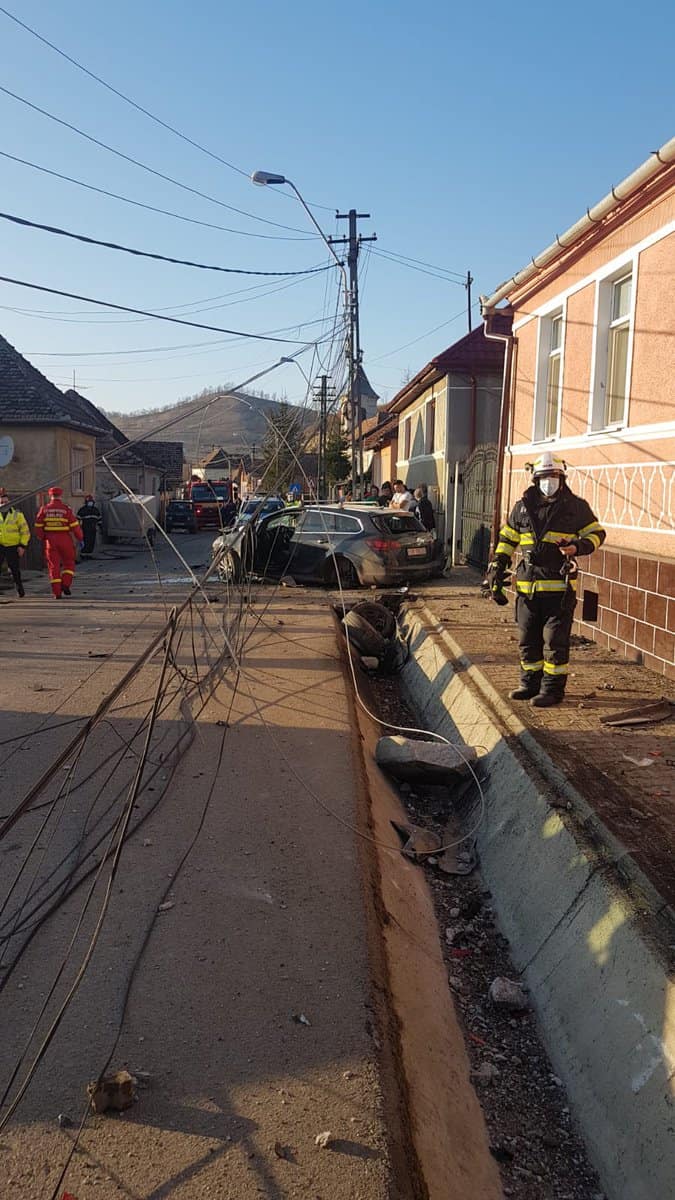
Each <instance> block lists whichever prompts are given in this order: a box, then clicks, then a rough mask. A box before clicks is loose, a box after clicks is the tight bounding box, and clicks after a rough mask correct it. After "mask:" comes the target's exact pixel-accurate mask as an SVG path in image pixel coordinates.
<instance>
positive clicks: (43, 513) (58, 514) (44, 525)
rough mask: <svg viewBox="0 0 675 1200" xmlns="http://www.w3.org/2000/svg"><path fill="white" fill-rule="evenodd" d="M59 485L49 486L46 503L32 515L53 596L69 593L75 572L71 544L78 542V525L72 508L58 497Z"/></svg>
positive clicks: (56, 597) (73, 549)
mask: <svg viewBox="0 0 675 1200" xmlns="http://www.w3.org/2000/svg"><path fill="white" fill-rule="evenodd" d="M62 496H63V488H60V487H50V489H49V503H48V504H43V505H42V508H41V509H40V510H39V512H38V515H37V517H36V518H35V536H36V537H37V538H38V539H39V540H40V541H41V542H44V545H45V553H46V555H47V566H48V567H49V582H50V583H51V585H52V592H53V593H54V599H55V600H60V599H61V596H62V595H63V596H69V595H70V589H71V586H72V582H73V578H74V576H75V544H74V542H73V538H74V539H75V541H76V542H77V543H78V544H79V546H80V547H81V546H82V540H83V538H82V528H81V526H80V522H79V521H78V519H77V517H76V516H75V513H74V512H73V510H72V508H69V507H68V505H67V504H64V502H63V500H62Z"/></svg>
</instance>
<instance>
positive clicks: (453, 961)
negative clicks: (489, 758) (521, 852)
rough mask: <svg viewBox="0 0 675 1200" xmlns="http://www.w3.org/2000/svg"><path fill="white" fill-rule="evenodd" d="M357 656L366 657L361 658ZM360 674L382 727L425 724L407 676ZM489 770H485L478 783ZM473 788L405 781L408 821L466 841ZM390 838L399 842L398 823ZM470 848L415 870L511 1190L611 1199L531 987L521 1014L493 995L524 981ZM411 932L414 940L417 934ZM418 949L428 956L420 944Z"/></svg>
mask: <svg viewBox="0 0 675 1200" xmlns="http://www.w3.org/2000/svg"><path fill="white" fill-rule="evenodd" d="M354 660H355V663H356V662H357V661H358V655H357V654H356V653H354ZM356 674H357V685H358V690H359V694H360V696H361V699H362V700H363V701H364V703H365V704H366V706H367V707H368V709H369V710H370V711H371V713H373V714H374V715H375V716H376V717H377V718H378V719H379V720H380V721H381V722H382V723H383V724H386V725H390V726H400V727H418V726H420V725H423V724H424V723H423V721H421V720H420V718H419V715H418V714H417V713H416V712H415V711H414V710H413V708H412V707H411V702H410V699H409V697H408V696H407V695H406V693H405V692H404V688H403V684H402V680H401V675H400V673H394V674H390V675H384V674H378V673H372V672H370V671H366V670H363V669H362V668H361V667H360V666H358V665H357V666H356ZM382 732H385V733H386V732H387V730H386V729H383V730H382ZM365 753H368V749H367V747H366V749H365ZM481 769H482V768H481V767H480V765H479V766H478V774H479V778H480V773H481ZM475 790H476V785H475V783H474V782H473V780H471V781H470V786H468V785H467V783H465V782H460V783H459V784H458V785H456V786H451V787H445V786H438V785H429V784H420V783H415V784H414V785H413V784H406V783H401V784H399V785H398V795H399V800H400V805H401V817H402V820H403V821H407V822H408V824H409V825H411V826H414V827H417V828H419V829H422V830H425V831H428V833H430V834H431V835H434V836H435V837H437V838H438V839H440V840H439V844H440V845H442V844H445V843H446V842H447V841H448V838H449V837H450V840H454V837H455V836H456V834H457V832H458V831H459V836H460V837H461V836H462V833H463V832H464V831H465V829H466V827H467V825H466V821H467V820H468V819H469V815H470V819H473V816H474V814H475V808H476V806H475ZM373 802H374V801H373ZM390 840H391V841H392V842H395V841H396V833H395V830H394V828H393V827H392V829H391V839H390ZM469 844H470V843H463V844H462V845H463V847H464V849H462V846H460V847H459V854H458V855H457V858H456V861H455V868H456V870H457V872H458V873H456V874H455V873H450V874H449V873H446V871H445V870H444V869H443V865H445V866H448V863H447V862H446V863H445V864H441V862H440V861H439V860H437V859H436V858H434V856H433V855H432V856H430V857H428V856H427V857H425V858H423V859H421V860H420V861H419V864H418V865H417V866H416V867H415V870H416V871H417V872H419V873H420V874H423V875H424V877H425V881H426V885H427V887H428V889H429V892H430V894H431V898H432V901H433V908H434V911H435V917H436V922H437V936H438V944H439V947H440V953H441V954H442V957H443V962H444V964H445V972H446V976H447V988H448V991H449V994H450V997H451V1004H452V1006H453V1007H454V1011H455V1014H456V1016H457V1018H458V1022H459V1027H460V1029H461V1031H462V1034H463V1037H464V1042H465V1046H466V1053H467V1055H468V1059H469V1064H470V1080H471V1084H472V1086H473V1089H474V1091H475V1093H476V1095H477V1098H478V1102H479V1104H480V1107H481V1109H482V1113H483V1118H484V1121H485V1125H486V1127H487V1135H488V1140H489V1151H490V1154H491V1155H492V1158H493V1159H494V1160H495V1163H496V1165H497V1168H498V1171H499V1176H500V1179H501V1187H502V1191H503V1194H504V1196H507V1197H513V1198H514V1200H605V1193H604V1191H603V1188H602V1186H601V1185H600V1183H599V1181H598V1177H597V1175H596V1172H595V1170H594V1168H593V1166H592V1164H591V1162H590V1160H589V1157H588V1154H587V1151H586V1147H585V1144H584V1138H583V1134H582V1131H581V1129H580V1128H579V1126H578V1125H577V1123H576V1121H575V1118H574V1115H573V1113H572V1109H571V1105H570V1103H569V1102H568V1098H567V1095H566V1092H565V1088H564V1085H563V1082H562V1080H561V1079H560V1078H559V1076H558V1075H557V1074H556V1072H555V1070H554V1067H553V1065H552V1064H551V1062H550V1060H549V1058H548V1056H547V1053H546V1051H545V1049H544V1045H543V1041H542V1037H541V1035H540V1032H539V1030H538V1027H537V1018H536V1015H535V1011H534V1006H533V1004H531V1003H529V1000H528V997H527V991H525V999H526V1003H527V1008H525V1009H520V1010H516V1009H513V1008H509V1007H498V1006H496V1005H495V1004H494V1003H493V1000H492V999H491V998H490V994H489V993H490V988H491V985H492V984H493V982H494V980H496V979H508V980H512V981H515V982H519V981H520V975H519V972H518V970H517V969H516V967H515V966H514V964H513V962H512V959H511V956H510V953H509V943H508V941H507V939H506V938H505V937H504V935H503V933H502V932H501V930H500V923H499V913H498V911H497V906H496V902H495V899H494V897H493V896H492V894H491V892H490V889H489V888H488V887H487V886H486V884H485V881H484V880H483V878H482V876H481V871H480V864H479V862H476V860H475V858H471V857H470V855H469V854H468V853H467V851H466V847H467V846H468V845H469ZM401 846H402V848H403V841H402V842H401ZM450 865H452V864H450ZM523 869H524V870H526V869H527V864H526V863H525V862H524V863H523ZM386 919H387V918H385V920H386ZM393 919H394V920H396V918H395V917H394V918H393ZM398 924H399V925H400V919H399V920H398ZM412 924H413V928H414V923H412ZM407 936H408V937H409V938H410V937H411V936H413V937H414V934H412V933H411V930H410V929H408V932H407ZM420 948H421V952H422V954H424V953H427V951H425V950H424V947H422V946H421V944H420ZM413 949H414V947H413ZM413 962H414V954H413V955H412V956H411V964H412V963H413ZM411 969H412V965H411ZM448 1136H450V1132H448ZM433 1192H434V1188H433V1187H431V1188H430V1193H431V1194H433Z"/></svg>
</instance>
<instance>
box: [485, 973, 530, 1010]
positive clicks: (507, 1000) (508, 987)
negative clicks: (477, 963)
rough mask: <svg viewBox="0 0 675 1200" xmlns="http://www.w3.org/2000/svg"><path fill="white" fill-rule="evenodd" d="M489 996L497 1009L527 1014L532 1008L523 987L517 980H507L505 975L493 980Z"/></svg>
mask: <svg viewBox="0 0 675 1200" xmlns="http://www.w3.org/2000/svg"><path fill="white" fill-rule="evenodd" d="M488 995H489V997H490V999H491V1001H492V1003H493V1004H495V1005H496V1006H497V1008H510V1009H512V1010H513V1011H514V1012H525V1011H526V1010H527V1009H528V1008H530V1001H529V998H528V995H527V992H526V991H525V989H524V987H523V985H522V984H521V983H518V982H517V981H516V980H515V979H506V978H505V977H504V976H503V975H498V976H497V978H496V979H493V980H492V983H491V984H490V989H489V991H488Z"/></svg>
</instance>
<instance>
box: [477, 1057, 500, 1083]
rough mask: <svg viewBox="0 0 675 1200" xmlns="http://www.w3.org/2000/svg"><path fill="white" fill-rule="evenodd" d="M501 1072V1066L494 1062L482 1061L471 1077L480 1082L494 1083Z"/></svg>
mask: <svg viewBox="0 0 675 1200" xmlns="http://www.w3.org/2000/svg"><path fill="white" fill-rule="evenodd" d="M500 1074H501V1072H500V1070H499V1067H496V1066H495V1064H494V1063H491V1062H482V1063H481V1064H480V1066H479V1067H476V1069H475V1071H472V1072H471V1078H472V1079H474V1080H475V1081H476V1083H479V1084H490V1083H494V1081H495V1079H499V1076H500Z"/></svg>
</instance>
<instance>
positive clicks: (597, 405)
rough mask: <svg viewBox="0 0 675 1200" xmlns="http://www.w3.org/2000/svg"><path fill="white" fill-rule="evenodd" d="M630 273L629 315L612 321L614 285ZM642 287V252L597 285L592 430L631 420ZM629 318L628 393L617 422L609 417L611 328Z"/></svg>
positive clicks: (604, 430) (605, 429)
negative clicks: (634, 364) (638, 304)
mask: <svg viewBox="0 0 675 1200" xmlns="http://www.w3.org/2000/svg"><path fill="white" fill-rule="evenodd" d="M629 276H630V280H631V295H630V309H629V313H628V317H627V318H625V317H622V318H620V319H619V320H618V321H615V322H613V321H612V297H613V294H614V285H615V284H616V283H619V282H620V281H621V280H623V279H627V278H628V277H629ZM637 289H638V255H637V254H634V255H632V256H631V257H630V258H628V259H627V260H626V261H625V262H624V263H623V264H622V265H621V266H620V267H615V268H614V270H613V271H609V272H608V273H607V274H606V275H604V276H603V277H602V278H600V279H598V280H597V282H596V285H595V313H594V322H593V350H592V359H591V395H590V400H589V406H588V432H589V433H590V434H593V433H607V432H609V431H611V430H615V429H624V428H625V427H626V426H627V425H628V421H629V409H630V389H631V377H632V373H633V341H634V335H635V303H636V298H637ZM626 319H627V320H628V348H627V351H626V396H625V401H624V409H623V413H622V415H621V417H620V418H619V419H618V420H615V421H606V420H605V404H606V399H607V372H608V368H609V335H610V329H611V328H612V327H616V326H618V325H619V324H624V323H625V321H626Z"/></svg>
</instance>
